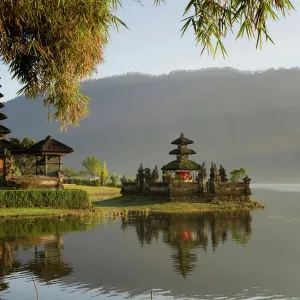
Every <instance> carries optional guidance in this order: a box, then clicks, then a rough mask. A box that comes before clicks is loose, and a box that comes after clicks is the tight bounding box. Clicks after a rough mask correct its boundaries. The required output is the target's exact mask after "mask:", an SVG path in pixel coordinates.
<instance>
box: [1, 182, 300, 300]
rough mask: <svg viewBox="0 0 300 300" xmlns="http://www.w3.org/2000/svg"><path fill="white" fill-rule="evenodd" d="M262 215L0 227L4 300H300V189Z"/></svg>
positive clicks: (260, 195) (270, 196)
mask: <svg viewBox="0 0 300 300" xmlns="http://www.w3.org/2000/svg"><path fill="white" fill-rule="evenodd" d="M253 198H255V199H259V200H261V201H262V202H263V203H265V204H266V205H267V208H266V209H265V210H263V211H252V212H247V211H244V212H240V213H203V214H192V215H150V216H147V217H139V216H129V217H127V218H117V219H114V220H113V219H107V220H101V219H95V220H79V219H78V220H73V219H67V220H58V219H56V220H41V219H35V220H23V221H15V220H10V221H0V299H8V300H9V299H14V300H15V299H21V300H26V299H36V292H35V288H34V282H33V279H32V277H33V278H34V281H35V283H36V286H37V290H38V294H39V299H41V300H49V299H72V300H76V299H107V298H110V299H125V298H126V299H150V290H151V287H152V286H153V289H154V294H153V299H174V298H176V299H187V298H189V299H191V298H195V299H219V300H221V299H222V300H223V299H236V300H239V299H253V300H254V299H255V300H256V299H300V185H299V186H295V185H293V186H291V185H281V186H278V185H276V186H271V185H256V186H255V189H254V192H253Z"/></svg>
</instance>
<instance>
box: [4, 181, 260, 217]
mask: <svg viewBox="0 0 300 300" xmlns="http://www.w3.org/2000/svg"><path fill="white" fill-rule="evenodd" d="M64 187H65V189H82V190H85V191H87V192H88V194H89V196H90V199H91V201H92V204H93V209H92V210H67V209H51V208H8V209H4V208H2V209H0V217H14V216H25V217H26V216H63V215H89V214H95V213H96V214H99V215H106V214H107V213H112V214H115V213H116V214H121V213H125V214H126V213H127V212H129V211H140V212H150V211H151V212H169V213H171V212H176V213H181V212H182V213H186V212H201V211H213V210H233V209H255V208H263V207H264V206H263V205H262V204H261V203H259V202H258V201H254V200H253V201H251V202H248V203H230V202H220V203H219V204H212V203H170V202H162V201H161V200H159V199H158V198H155V197H145V196H122V195H121V194H120V189H119V188H114V187H94V186H80V185H65V186H64Z"/></svg>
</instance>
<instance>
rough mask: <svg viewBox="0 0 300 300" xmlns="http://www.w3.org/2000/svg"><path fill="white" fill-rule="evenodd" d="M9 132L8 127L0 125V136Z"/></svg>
mask: <svg viewBox="0 0 300 300" xmlns="http://www.w3.org/2000/svg"><path fill="white" fill-rule="evenodd" d="M10 133H11V131H10V129H8V128H7V127H5V126H3V125H0V136H4V135H7V134H10Z"/></svg>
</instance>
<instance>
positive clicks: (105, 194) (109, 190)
mask: <svg viewBox="0 0 300 300" xmlns="http://www.w3.org/2000/svg"><path fill="white" fill-rule="evenodd" d="M64 188H65V189H66V190H74V189H76V190H85V191H87V192H88V194H89V195H90V199H91V201H92V202H94V201H99V200H104V199H108V198H112V197H116V196H120V191H121V189H119V188H115V187H108V186H83V185H72V184H65V185H64Z"/></svg>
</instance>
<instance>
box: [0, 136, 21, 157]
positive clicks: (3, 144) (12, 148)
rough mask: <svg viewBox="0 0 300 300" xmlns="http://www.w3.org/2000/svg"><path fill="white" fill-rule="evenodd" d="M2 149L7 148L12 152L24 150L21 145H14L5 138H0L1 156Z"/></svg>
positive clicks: (0, 153)
mask: <svg viewBox="0 0 300 300" xmlns="http://www.w3.org/2000/svg"><path fill="white" fill-rule="evenodd" d="M4 149H7V150H8V151H10V152H11V153H12V154H17V153H23V152H24V149H22V148H21V147H18V146H16V145H13V144H12V143H11V142H10V141H8V140H5V139H0V155H1V156H3V154H4Z"/></svg>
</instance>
